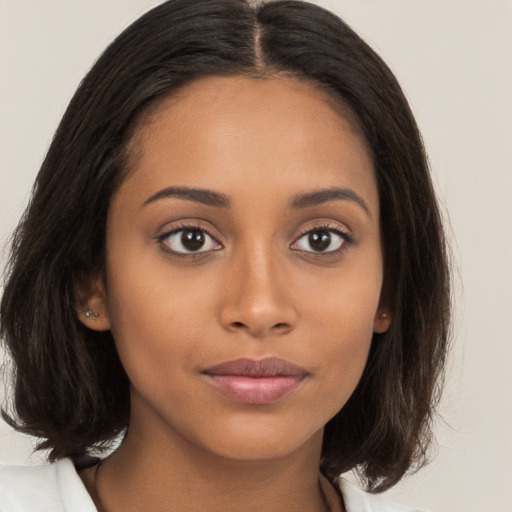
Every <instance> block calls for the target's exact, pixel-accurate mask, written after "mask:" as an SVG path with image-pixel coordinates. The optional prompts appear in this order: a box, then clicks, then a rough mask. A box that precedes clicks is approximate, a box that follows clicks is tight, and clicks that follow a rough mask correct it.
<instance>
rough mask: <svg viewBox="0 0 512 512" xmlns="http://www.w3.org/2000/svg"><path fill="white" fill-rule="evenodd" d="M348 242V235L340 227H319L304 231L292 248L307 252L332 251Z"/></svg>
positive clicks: (337, 249)
mask: <svg viewBox="0 0 512 512" xmlns="http://www.w3.org/2000/svg"><path fill="white" fill-rule="evenodd" d="M346 242H348V236H347V235H346V234H345V233H343V232H341V231H340V230H338V229H332V228H317V229H312V230H311V231H308V232H307V233H304V234H303V235H302V236H301V237H300V238H298V240H297V241H296V242H294V243H293V245H292V247H291V248H292V249H295V250H298V251H306V252H318V253H331V252H336V251H339V250H340V249H341V248H342V247H343V245H344V244H345V243H346Z"/></svg>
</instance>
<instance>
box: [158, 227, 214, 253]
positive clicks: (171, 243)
mask: <svg viewBox="0 0 512 512" xmlns="http://www.w3.org/2000/svg"><path fill="white" fill-rule="evenodd" d="M159 241H160V243H161V244H163V245H164V246H165V247H164V248H165V249H166V250H168V251H170V252H173V253H176V254H197V253H203V252H209V251H217V250H219V249H221V248H222V246H221V245H220V244H219V242H217V240H215V239H214V238H213V237H212V236H211V235H210V234H209V233H208V232H207V231H205V230H204V229H200V228H196V227H184V228H180V229H176V230H174V231H171V232H170V233H166V234H164V235H162V236H161V237H159Z"/></svg>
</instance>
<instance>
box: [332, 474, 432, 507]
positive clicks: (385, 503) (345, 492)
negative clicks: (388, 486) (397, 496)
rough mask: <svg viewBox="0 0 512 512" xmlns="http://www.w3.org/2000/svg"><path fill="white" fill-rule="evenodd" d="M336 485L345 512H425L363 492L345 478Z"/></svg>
mask: <svg viewBox="0 0 512 512" xmlns="http://www.w3.org/2000/svg"><path fill="white" fill-rule="evenodd" d="M338 484H339V488H340V490H341V494H342V496H343V501H344V502H345V507H346V509H347V512H426V511H424V510H421V509H419V508H415V507H409V506H407V505H401V504H400V503H395V502H392V501H389V500H386V499H385V498H383V497H382V496H379V495H375V494H369V493H367V492H364V491H362V490H361V489H359V488H358V487H356V486H355V485H354V484H352V483H351V482H349V481H348V480H346V479H345V478H340V479H339V480H338Z"/></svg>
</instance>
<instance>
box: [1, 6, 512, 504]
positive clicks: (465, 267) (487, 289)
mask: <svg viewBox="0 0 512 512" xmlns="http://www.w3.org/2000/svg"><path fill="white" fill-rule="evenodd" d="M158 3H159V2H158V1H151V0H45V1H41V0H0V245H2V246H5V244H6V242H7V238H8V235H9V233H10V232H11V231H12V229H13V228H14V226H15V225H16V223H17V220H18V218H19V216H20V214H21V212H22V210H23V208H24V205H25V204H26V201H27V199H28V197H29V191H30V187H31V184H32V182H33V180H34V177H35V175H36V173H37V170H38V167H39V165H40V163H41V161H42V159H43V156H44V154H45V151H46V149H47V147H48V145H49V142H50V140H51V137H52V135H53V132H54V130H55V128H56V126H57V124H58V122H59V119H60V117H61V116H62V114H63V112H64V109H65V107H66V105H67V103H68V101H69V100H70V98H71V95H72V94H73V92H74V90H75V88H76V87H77V85H78V83H79V81H80V80H81V78H82V77H83V75H84V74H85V73H86V72H87V70H88V69H89V68H90V66H91V65H92V63H93V62H94V60H95V59H96V57H97V56H98V55H99V54H100V52H101V51H102V50H103V49H104V47H105V46H106V45H107V44H108V43H109V42H110V41H111V40H112V39H113V38H114V37H115V36H116V35H117V34H118V33H119V32H120V31H121V30H122V29H123V28H125V27H126V26H127V25H128V24H129V23H130V22H131V21H133V20H134V19H135V18H136V17H137V16H138V15H140V14H142V13H143V12H145V11H146V10H147V9H148V8H149V7H152V6H154V5H156V4H158ZM317 3H319V4H320V5H323V6H325V7H328V8H330V9H331V10H334V11H335V12H336V13H338V14H339V15H340V16H341V17H342V18H344V19H345V21H347V22H348V23H349V24H350V25H351V26H352V27H353V28H354V29H356V31H358V32H359V34H360V35H362V36H363V38H365V39H366V40H367V42H368V43H370V45H371V46H373V47H374V48H375V49H376V50H377V51H378V52H379V53H380V55H381V56H382V57H383V58H384V59H385V60H386V61H387V63H388V64H389V65H390V67H391V68H392V69H393V70H394V72H395V73H396V75H397V77H398V79H399V81H400V82H401V84H402V86H403V87H404V89H405V91H406V94H407V97H408V98H409V100H410V102H411V105H412V108H413V111H414V112H415V115H416V117H417V120H418V123H419V125H420V129H421V130H422V132H423V135H424V139H425V144H426V147H427V151H428V153H429V155H430V160H431V165H432V169H433V173H434V178H435V181H436V185H437V189H438V192H439V195H440V198H441V201H442V203H443V205H444V208H445V210H446V218H447V221H449V223H450V225H451V228H449V229H450V230H451V238H452V244H453V251H454V260H455V266H456V272H455V281H456V283H455V284H456V290H455V300H456V315H455V316H456V322H455V336H454V348H453V351H452V355H451V358H450V364H449V375H448V385H447V388H446V392H445V395H444V400H443V404H442V415H443V419H442V420H440V421H439V422H438V425H437V427H436V431H437V437H438V447H437V450H436V451H437V457H436V458H435V460H434V462H433V463H432V464H431V465H430V466H429V467H427V468H426V469H424V470H422V471H421V472H419V473H418V474H417V475H415V476H413V477H411V478H408V479H406V480H404V482H403V483H401V484H399V485H398V486H397V487H396V488H394V489H393V490H392V491H390V492H389V493H388V495H389V496H390V497H392V498H393V499H396V500H397V501H402V502H404V503H409V504H415V505H418V506H422V507H426V508H429V509H431V510H433V511H437V512H493V511H496V512H498V511H499V512H510V511H512V505H511V502H512V500H510V497H509V489H510V482H511V481H512V470H511V461H512V440H511V438H512V435H511V434H512V429H511V427H512V382H511V381H512V371H511V366H512V364H511V363H512V336H511V334H510V333H511V329H510V322H511V320H512V270H511V267H512V199H511V197H512V94H511V91H512V1H511V0H386V1H383V0H319V1H318V2H317ZM3 261H5V260H3ZM30 451H31V442H30V440H29V439H28V438H25V437H23V436H20V435H18V434H14V433H13V432H12V431H10V430H9V429H8V428H7V426H6V425H5V424H4V425H2V426H1V427H0V461H2V462H7V461H10V462H16V463H38V462H39V461H40V457H37V456H36V457H30Z"/></svg>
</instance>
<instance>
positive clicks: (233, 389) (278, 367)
mask: <svg viewBox="0 0 512 512" xmlns="http://www.w3.org/2000/svg"><path fill="white" fill-rule="evenodd" d="M202 374H203V375H205V376H206V377H207V378H208V380H209V382H210V383H211V384H212V385H213V386H214V387H215V388H216V389H217V390H219V391H220V392H221V393H223V394H224V395H226V396H227V397H228V398H231V399H232V400H235V401H237V402H242V403H247V404H270V403H273V402H276V401H278V400H280V399H282V398H284V397H285V396H287V395H288V394H290V393H291V392H292V391H294V390H295V389H296V388H297V387H298V386H299V385H300V384H301V382H302V381H303V380H304V379H305V378H306V377H307V376H308V372H307V371H306V370H305V369H304V368H300V367H298V366H296V365H294V364H292V363H290V362H289V361H286V360H284V359H280V358H278V357H267V358H265V359H262V360H259V361H257V360H252V359H235V360H233V361H226V362H224V363H220V364H218V365H215V366H211V367H208V368H206V369H205V370H204V371H203V372H202Z"/></svg>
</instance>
